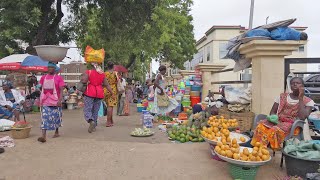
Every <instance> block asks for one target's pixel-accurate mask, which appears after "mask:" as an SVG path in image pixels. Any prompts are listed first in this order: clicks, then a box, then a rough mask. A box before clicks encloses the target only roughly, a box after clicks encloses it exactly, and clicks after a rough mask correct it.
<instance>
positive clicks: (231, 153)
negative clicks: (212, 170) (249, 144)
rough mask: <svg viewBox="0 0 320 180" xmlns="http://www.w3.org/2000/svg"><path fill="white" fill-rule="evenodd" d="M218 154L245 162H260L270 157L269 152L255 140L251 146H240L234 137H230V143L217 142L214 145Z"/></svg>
mask: <svg viewBox="0 0 320 180" xmlns="http://www.w3.org/2000/svg"><path fill="white" fill-rule="evenodd" d="M214 150H215V152H216V153H217V154H218V155H221V156H224V157H227V158H230V159H234V160H237V161H246V162H249V161H251V162H261V161H269V160H270V159H271V156H270V152H269V151H268V150H267V148H266V147H264V146H263V145H262V144H261V143H259V142H257V143H256V144H255V146H254V147H253V148H246V147H240V146H239V144H238V143H237V140H236V139H232V141H231V143H230V144H227V143H226V142H225V141H224V142H218V143H217V146H216V147H215V149H214Z"/></svg>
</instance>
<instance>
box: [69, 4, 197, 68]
mask: <svg viewBox="0 0 320 180" xmlns="http://www.w3.org/2000/svg"><path fill="white" fill-rule="evenodd" d="M83 2H84V1H81V0H72V1H69V5H70V6H72V5H73V6H75V7H73V8H71V9H72V10H73V14H74V15H75V16H74V18H75V20H74V21H73V22H74V24H73V26H74V27H75V29H76V41H77V43H78V45H80V46H81V47H82V49H84V47H85V46H86V45H91V46H93V47H94V48H104V49H105V50H106V52H107V55H108V57H107V60H111V61H114V62H116V63H121V64H124V65H125V66H126V67H135V66H132V65H133V64H134V63H139V62H142V63H143V62H147V63H148V62H150V61H151V59H152V58H154V59H157V60H163V61H169V62H172V64H173V65H175V66H178V67H181V66H182V64H183V62H184V61H186V60H188V59H191V58H192V55H193V54H194V52H195V51H196V50H195V40H194V35H193V25H192V24H191V22H192V16H191V15H190V13H189V12H190V6H191V5H192V1H191V0H167V1H163V0H161V1H159V0H144V1H142V0H122V1H114V0H95V1H85V2H86V3H83ZM79 4H86V5H83V6H79ZM137 60H138V61H137Z"/></svg>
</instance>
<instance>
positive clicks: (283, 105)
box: [251, 77, 314, 150]
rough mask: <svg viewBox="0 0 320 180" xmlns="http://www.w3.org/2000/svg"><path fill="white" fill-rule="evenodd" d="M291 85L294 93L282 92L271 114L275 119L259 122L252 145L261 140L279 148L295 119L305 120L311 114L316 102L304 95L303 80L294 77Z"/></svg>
mask: <svg viewBox="0 0 320 180" xmlns="http://www.w3.org/2000/svg"><path fill="white" fill-rule="evenodd" d="M290 86H291V90H292V93H282V94H280V96H279V97H278V98H276V100H275V102H274V104H273V107H272V109H271V112H270V115H273V116H271V117H275V119H273V118H268V120H262V121H260V122H259V124H258V126H257V128H256V129H255V132H254V135H253V138H252V141H251V144H252V145H255V144H256V142H260V143H261V144H262V145H264V146H267V145H268V144H269V143H270V146H271V148H272V149H274V150H279V149H280V148H281V144H282V143H283V141H284V139H285V138H286V136H287V135H289V133H290V130H291V127H292V124H293V123H294V121H295V120H296V119H300V120H305V119H306V118H307V117H308V116H309V115H310V113H311V109H312V107H313V106H314V102H313V100H311V99H310V98H308V97H306V96H305V95H304V82H303V80H302V79H301V78H298V77H294V78H292V79H291V80H290ZM277 117H278V118H277ZM297 134H299V129H296V130H295V135H297Z"/></svg>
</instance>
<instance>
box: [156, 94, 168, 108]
mask: <svg viewBox="0 0 320 180" xmlns="http://www.w3.org/2000/svg"><path fill="white" fill-rule="evenodd" d="M157 103H158V107H168V106H169V97H168V96H167V95H166V94H164V95H160V94H158V97H157Z"/></svg>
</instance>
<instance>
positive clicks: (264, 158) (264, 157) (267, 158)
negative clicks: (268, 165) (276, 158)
mask: <svg viewBox="0 0 320 180" xmlns="http://www.w3.org/2000/svg"><path fill="white" fill-rule="evenodd" d="M269 158H270V157H269V156H267V155H262V157H261V159H262V160H263V161H266V160H269Z"/></svg>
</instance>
